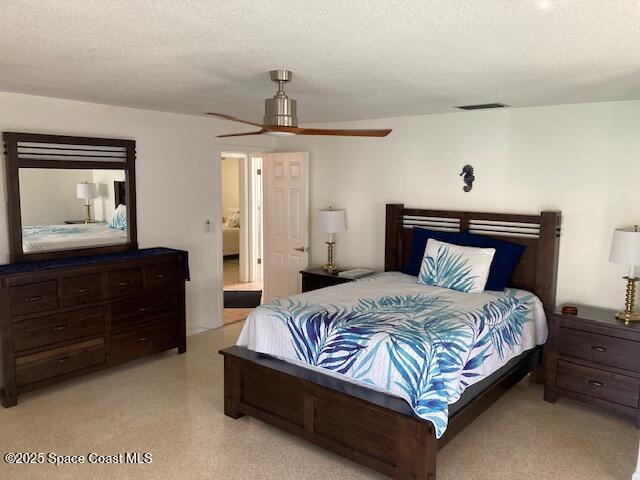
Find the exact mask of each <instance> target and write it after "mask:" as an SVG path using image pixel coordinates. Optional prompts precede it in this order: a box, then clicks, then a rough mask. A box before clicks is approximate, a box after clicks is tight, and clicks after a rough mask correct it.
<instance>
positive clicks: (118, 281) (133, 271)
mask: <svg viewBox="0 0 640 480" xmlns="http://www.w3.org/2000/svg"><path fill="white" fill-rule="evenodd" d="M140 292H142V269H141V268H128V269H126V270H115V271H112V272H109V273H108V274H107V295H108V296H109V298H114V297H124V296H126V295H135V294H136V293H140Z"/></svg>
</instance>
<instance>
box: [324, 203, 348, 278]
mask: <svg viewBox="0 0 640 480" xmlns="http://www.w3.org/2000/svg"><path fill="white" fill-rule="evenodd" d="M318 229H319V230H320V231H321V232H322V233H328V234H329V241H328V242H326V243H327V264H326V265H324V266H323V267H322V269H323V270H324V271H325V272H329V273H335V272H336V270H337V269H336V267H335V265H334V264H333V245H334V244H335V240H334V236H335V234H336V233H341V232H344V231H345V230H346V229H347V224H346V221H345V218H344V210H334V209H333V208H331V207H329V210H320V212H319V213H318Z"/></svg>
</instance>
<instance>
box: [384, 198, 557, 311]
mask: <svg viewBox="0 0 640 480" xmlns="http://www.w3.org/2000/svg"><path fill="white" fill-rule="evenodd" d="M413 227H423V228H428V229H430V230H440V231H447V232H463V231H465V230H469V231H470V232H471V233H475V234H479V235H486V236H489V237H492V238H496V239H498V240H506V241H508V242H513V243H519V244H522V245H525V246H526V247H527V248H526V250H525V251H524V253H523V254H522V258H521V259H520V262H519V263H518V265H517V266H516V269H515V270H514V272H513V275H512V277H511V281H510V282H509V286H510V287H514V288H521V289H523V290H528V291H530V292H533V293H535V294H536V295H537V296H538V298H540V300H542V303H543V304H544V306H545V308H546V309H547V310H552V309H553V308H555V297H556V277H557V271H558V250H559V242H560V212H557V211H545V212H541V213H540V214H539V215H517V214H510V213H487V212H462V211H454V210H423V209H417V208H405V207H404V205H402V204H387V225H386V239H385V258H384V268H385V271H393V270H403V269H404V267H405V265H406V263H407V260H408V259H409V254H410V252H411V239H412V236H413V235H412V234H413Z"/></svg>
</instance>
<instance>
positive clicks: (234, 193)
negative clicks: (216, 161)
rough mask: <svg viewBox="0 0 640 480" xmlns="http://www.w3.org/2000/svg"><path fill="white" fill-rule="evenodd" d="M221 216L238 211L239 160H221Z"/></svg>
mask: <svg viewBox="0 0 640 480" xmlns="http://www.w3.org/2000/svg"><path fill="white" fill-rule="evenodd" d="M221 170H222V215H224V216H225V217H228V216H229V215H230V214H231V211H232V210H239V209H240V159H239V158H228V157H227V158H225V157H223V158H222V169H221Z"/></svg>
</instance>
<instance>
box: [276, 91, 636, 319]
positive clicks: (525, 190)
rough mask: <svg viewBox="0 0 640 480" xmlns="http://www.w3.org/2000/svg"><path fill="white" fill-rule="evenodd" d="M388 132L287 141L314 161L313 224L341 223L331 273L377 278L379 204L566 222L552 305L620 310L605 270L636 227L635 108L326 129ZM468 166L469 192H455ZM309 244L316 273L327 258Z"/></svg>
mask: <svg viewBox="0 0 640 480" xmlns="http://www.w3.org/2000/svg"><path fill="white" fill-rule="evenodd" d="M323 126H326V127H336V128H339V127H342V128H383V127H384V128H393V132H392V133H391V135H390V136H389V137H387V138H385V139H363V138H340V137H304V136H300V137H295V138H291V139H278V140H277V142H276V145H277V149H278V150H279V151H281V150H282V151H285V150H288V151H294V150H298V151H303V150H306V151H309V152H310V153H311V189H312V193H311V209H312V217H313V216H314V215H315V212H317V210H319V209H320V208H324V207H327V206H329V205H333V206H334V207H337V208H344V209H345V210H346V213H347V224H348V231H347V232H345V233H343V234H340V235H338V238H337V244H336V257H337V262H338V264H339V265H349V266H360V265H361V266H370V267H376V268H382V266H383V259H384V205H385V203H387V202H401V203H404V204H405V205H407V206H414V207H431V208H436V209H446V208H450V209H463V210H483V211H497V212H516V213H536V212H539V211H541V210H544V209H559V210H561V211H562V215H563V231H562V239H561V248H560V265H559V278H558V282H559V285H558V301H560V302H562V301H571V302H583V303H586V304H592V305H593V304H595V305H602V306H610V307H614V308H621V307H622V306H623V305H624V288H625V282H624V281H623V280H622V279H621V278H620V277H621V276H622V275H624V274H626V271H627V269H626V268H625V267H623V266H619V265H614V264H610V263H609V262H608V254H609V246H610V241H611V235H612V231H613V229H614V228H615V227H617V226H620V225H630V224H633V223H640V196H639V193H640V190H639V188H638V185H639V183H638V182H639V180H640V178H639V177H640V102H639V101H635V102H611V103H594V104H580V105H562V106H552V107H539V108H522V109H516V108H514V109H505V110H491V111H476V112H460V113H452V114H441V115H430V116H416V117H404V118H389V119H381V120H375V121H366V122H349V123H334V124H331V125H328V124H325V125H323ZM467 163H470V164H471V165H473V167H474V168H475V176H476V183H475V184H474V186H473V190H472V191H471V192H470V193H464V192H463V191H462V187H463V182H462V179H461V177H459V176H458V174H459V173H460V171H461V169H462V167H463V166H464V165H465V164H467ZM324 241H325V238H324V236H322V235H320V234H318V233H314V234H313V235H312V242H311V247H312V262H313V263H314V264H316V265H319V264H321V263H323V261H324V259H325V255H326V252H325V248H324V245H323V242H324Z"/></svg>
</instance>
